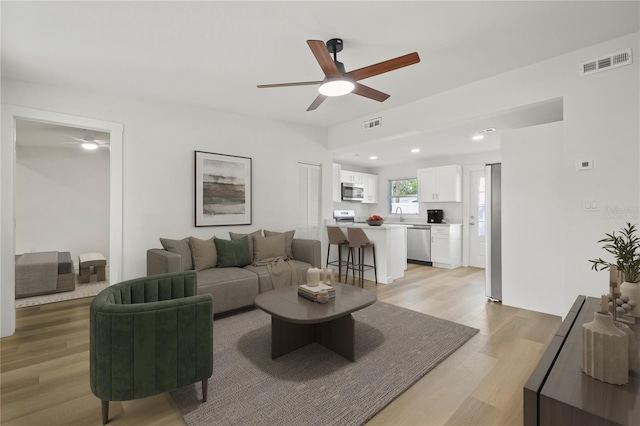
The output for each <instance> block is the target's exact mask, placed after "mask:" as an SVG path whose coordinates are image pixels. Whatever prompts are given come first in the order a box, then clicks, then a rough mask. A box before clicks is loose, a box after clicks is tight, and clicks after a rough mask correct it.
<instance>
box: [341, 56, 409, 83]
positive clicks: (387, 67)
mask: <svg viewBox="0 0 640 426" xmlns="http://www.w3.org/2000/svg"><path fill="white" fill-rule="evenodd" d="M418 62H420V56H418V53H417V52H413V53H409V54H407V55H404V56H399V57H397V58H394V59H389V60H388V61H384V62H379V63H377V64H374V65H369V66H368V67H364V68H358V69H357V70H353V71H349V72H348V73H347V74H346V75H348V76H349V77H351V78H353V79H354V80H355V81H358V80H362V79H365V78H369V77H373V76H374V75H379V74H383V73H385V72H389V71H393V70H397V69H398V68H403V67H406V66H409V65H413V64H417V63H418Z"/></svg>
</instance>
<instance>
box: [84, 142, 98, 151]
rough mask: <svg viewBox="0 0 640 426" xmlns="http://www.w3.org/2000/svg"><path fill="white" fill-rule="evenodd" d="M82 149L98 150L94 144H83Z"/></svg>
mask: <svg viewBox="0 0 640 426" xmlns="http://www.w3.org/2000/svg"><path fill="white" fill-rule="evenodd" d="M82 147H83V148H84V149H86V150H89V151H93V150H94V149H98V144H97V143H95V142H84V143H83V144H82Z"/></svg>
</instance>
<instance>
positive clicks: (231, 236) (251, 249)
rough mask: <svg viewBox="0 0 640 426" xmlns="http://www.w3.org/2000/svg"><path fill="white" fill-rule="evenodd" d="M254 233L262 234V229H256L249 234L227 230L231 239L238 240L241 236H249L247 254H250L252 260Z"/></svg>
mask: <svg viewBox="0 0 640 426" xmlns="http://www.w3.org/2000/svg"><path fill="white" fill-rule="evenodd" d="M254 235H258V236H260V237H261V236H262V229H258V230H257V231H254V232H252V233H250V234H238V233H236V232H231V231H229V238H231V240H239V239H240V238H242V237H249V255H250V256H251V261H252V262H253V237H254Z"/></svg>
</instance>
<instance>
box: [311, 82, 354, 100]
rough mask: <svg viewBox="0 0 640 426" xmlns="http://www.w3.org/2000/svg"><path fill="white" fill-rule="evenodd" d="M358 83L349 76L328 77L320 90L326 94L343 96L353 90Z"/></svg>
mask: <svg viewBox="0 0 640 426" xmlns="http://www.w3.org/2000/svg"><path fill="white" fill-rule="evenodd" d="M355 88H356V85H355V84H354V83H353V81H351V80H349V79H347V78H342V77H341V78H335V79H327V80H326V81H325V82H323V83H322V84H321V85H320V87H318V91H319V92H320V94H322V95H324V96H343V95H346V94H348V93H351V92H353V89H355Z"/></svg>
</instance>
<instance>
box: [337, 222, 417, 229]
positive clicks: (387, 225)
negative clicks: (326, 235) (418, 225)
mask: <svg viewBox="0 0 640 426" xmlns="http://www.w3.org/2000/svg"><path fill="white" fill-rule="evenodd" d="M336 226H339V227H342V228H349V227H351V228H364V229H372V230H376V229H391V228H410V227H412V226H413V225H409V224H400V223H383V224H382V225H380V226H371V225H369V224H368V223H339V224H336Z"/></svg>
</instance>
